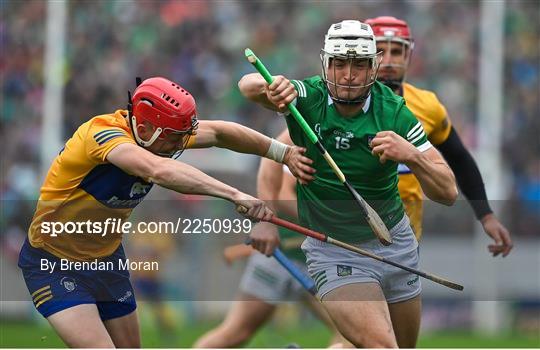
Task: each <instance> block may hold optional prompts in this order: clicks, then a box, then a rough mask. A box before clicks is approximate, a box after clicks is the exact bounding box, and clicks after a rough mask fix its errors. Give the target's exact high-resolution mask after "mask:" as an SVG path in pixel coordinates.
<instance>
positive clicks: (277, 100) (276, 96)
mask: <svg viewBox="0 0 540 350" xmlns="http://www.w3.org/2000/svg"><path fill="white" fill-rule="evenodd" d="M297 96H298V93H297V92H296V89H295V88H294V85H293V84H292V83H291V81H290V80H289V79H287V78H285V77H284V76H283V75H277V76H275V77H274V81H273V82H272V84H270V85H268V84H267V85H266V97H267V98H268V100H269V101H270V102H272V103H273V104H274V105H275V106H276V107H277V108H278V110H279V111H280V112H284V111H285V110H287V105H288V104H289V103H291V102H292V101H294V99H295V98H296V97H297Z"/></svg>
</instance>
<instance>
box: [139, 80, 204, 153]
mask: <svg viewBox="0 0 540 350" xmlns="http://www.w3.org/2000/svg"><path fill="white" fill-rule="evenodd" d="M131 104H132V106H133V107H132V116H131V123H132V127H133V129H134V131H135V132H134V134H135V135H134V136H135V138H136V139H137V142H138V143H139V144H140V145H141V146H144V147H148V146H150V145H152V143H154V141H155V140H156V139H157V138H158V137H164V136H166V135H168V134H171V133H177V134H192V132H193V131H194V130H195V129H196V128H197V111H196V105H195V99H194V98H193V96H192V95H191V94H190V93H189V92H188V91H187V90H185V89H184V88H182V87H181V86H180V85H178V84H176V83H173V82H172V81H170V80H168V79H165V78H161V77H153V78H148V79H146V80H144V81H143V82H142V83H141V84H140V85H139V86H138V87H137V88H136V89H135V92H134V93H133V99H132V102H131ZM143 121H146V122H148V123H150V124H152V125H153V126H155V127H156V131H155V133H154V135H153V136H152V137H151V138H150V140H148V141H143V140H141V139H140V138H139V137H138V134H137V132H136V126H137V124H140V123H141V122H143Z"/></svg>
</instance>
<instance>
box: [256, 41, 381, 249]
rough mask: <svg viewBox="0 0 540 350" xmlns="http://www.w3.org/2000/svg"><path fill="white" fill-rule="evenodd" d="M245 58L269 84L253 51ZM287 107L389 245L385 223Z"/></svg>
mask: <svg viewBox="0 0 540 350" xmlns="http://www.w3.org/2000/svg"><path fill="white" fill-rule="evenodd" d="M245 55H246V58H247V59H248V61H249V62H250V63H251V64H252V65H253V66H254V67H255V69H257V71H258V72H259V73H260V74H261V75H262V76H263V78H264V80H266V82H267V83H268V84H271V83H272V81H273V80H274V79H273V77H272V75H271V74H270V73H269V72H268V70H267V69H266V67H265V66H264V65H263V64H262V62H261V61H260V60H259V59H258V58H257V56H255V54H254V53H253V51H251V50H250V49H246V51H245ZM287 108H288V109H289V111H290V112H291V113H292V115H293V117H294V119H295V120H296V121H297V122H298V124H299V125H300V127H301V128H302V130H303V131H304V132H305V133H306V135H307V137H308V139H309V140H310V141H311V142H312V143H313V144H314V145H315V146H316V147H317V149H318V150H319V151H320V152H321V154H322V156H323V157H324V159H326V162H327V163H328V164H329V165H330V167H331V168H332V170H333V171H334V173H335V174H336V176H337V177H338V179H339V181H340V182H341V183H342V184H343V185H344V186H345V187H346V188H347V190H348V191H349V192H350V193H351V195H352V196H353V198H354V199H355V201H356V202H357V203H358V205H360V208H361V209H362V213H363V215H364V218H365V219H366V221H367V222H368V224H369V226H370V227H371V229H372V230H373V233H375V236H377V238H378V239H379V241H380V242H381V243H382V244H384V245H390V244H392V237H391V236H390V232H388V228H386V225H385V224H384V222H383V221H382V220H381V218H380V217H379V214H377V212H376V211H375V210H374V209H373V208H372V207H370V206H369V204H368V203H367V202H366V201H365V200H364V198H362V196H360V194H359V193H358V192H357V191H356V190H355V189H354V188H353V187H352V185H351V184H350V183H349V182H348V181H347V179H346V178H345V175H344V174H343V172H342V171H341V169H340V168H339V167H338V166H337V164H336V162H334V160H333V159H332V157H331V156H330V154H329V153H328V151H327V150H326V149H325V148H324V146H323V145H322V143H321V142H320V141H319V139H318V138H317V135H315V133H314V132H313V130H311V128H310V127H309V125H308V124H307V123H306V121H305V120H304V118H303V117H302V115H301V114H300V112H298V109H296V106H294V105H293V104H288V105H287Z"/></svg>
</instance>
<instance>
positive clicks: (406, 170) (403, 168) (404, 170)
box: [397, 164, 412, 174]
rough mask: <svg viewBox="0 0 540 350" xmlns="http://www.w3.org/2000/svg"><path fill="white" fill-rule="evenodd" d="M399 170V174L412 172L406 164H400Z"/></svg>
mask: <svg viewBox="0 0 540 350" xmlns="http://www.w3.org/2000/svg"><path fill="white" fill-rule="evenodd" d="M397 171H398V174H411V173H412V171H411V169H409V167H408V166H406V165H405V164H398V166H397Z"/></svg>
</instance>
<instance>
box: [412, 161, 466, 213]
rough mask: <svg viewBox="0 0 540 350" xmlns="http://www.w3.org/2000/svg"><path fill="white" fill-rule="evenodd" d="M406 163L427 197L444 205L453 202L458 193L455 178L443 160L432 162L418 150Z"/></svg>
mask: <svg viewBox="0 0 540 350" xmlns="http://www.w3.org/2000/svg"><path fill="white" fill-rule="evenodd" d="M406 165H407V166H408V167H409V169H411V170H412V172H413V173H414V175H415V176H416V178H417V179H418V181H419V182H420V185H421V186H422V190H423V191H424V193H425V194H426V196H427V197H428V198H429V199H431V200H434V201H436V202H439V203H442V204H445V205H452V204H454V202H455V201H456V198H457V195H458V191H457V187H456V179H455V177H454V174H453V173H452V170H451V169H450V167H448V165H447V164H446V163H444V161H443V162H434V161H433V160H431V159H430V158H429V157H427V156H426V155H425V154H424V153H422V152H418V153H416V154H415V155H414V156H413V157H412V159H411V160H410V161H409V162H407V163H406Z"/></svg>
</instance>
